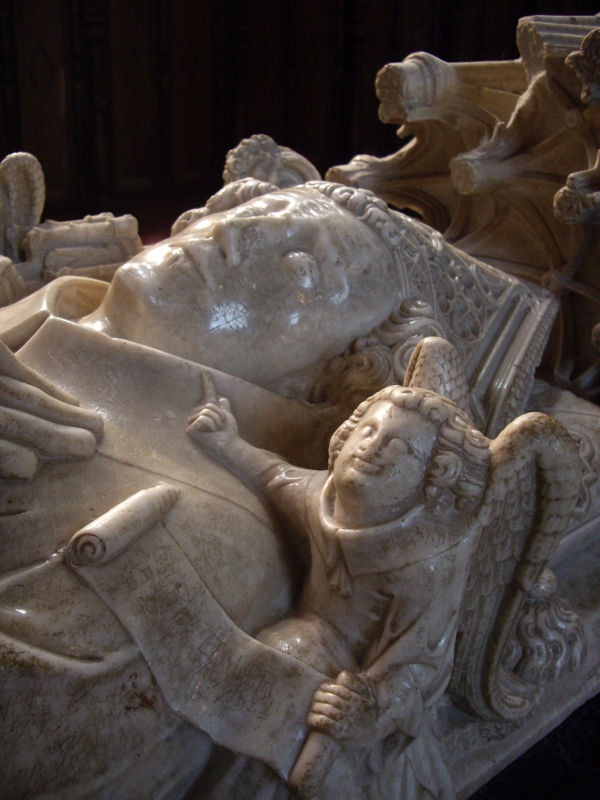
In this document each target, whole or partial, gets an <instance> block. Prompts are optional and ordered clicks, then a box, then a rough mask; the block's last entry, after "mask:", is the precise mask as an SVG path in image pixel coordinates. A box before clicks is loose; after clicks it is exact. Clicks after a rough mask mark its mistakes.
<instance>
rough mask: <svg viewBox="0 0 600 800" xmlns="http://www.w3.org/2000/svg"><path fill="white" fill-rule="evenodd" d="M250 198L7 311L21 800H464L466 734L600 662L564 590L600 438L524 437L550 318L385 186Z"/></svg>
mask: <svg viewBox="0 0 600 800" xmlns="http://www.w3.org/2000/svg"><path fill="white" fill-rule="evenodd" d="M259 177H260V176H259ZM240 180H241V181H242V182H241V183H238V184H237V185H236V184H235V182H232V183H230V184H228V187H233V188H232V189H231V190H229V191H228V193H227V194H226V195H221V197H220V198H219V199H218V201H216V202H215V203H214V204H213V205H212V206H211V201H209V203H208V204H207V206H206V207H205V209H204V210H197V211H198V213H193V214H191V215H189V216H187V217H184V218H181V219H180V221H179V222H178V223H177V231H176V233H175V234H174V235H173V236H172V237H170V238H169V239H167V240H166V241H165V242H162V243H160V244H158V245H155V246H153V247H149V248H146V249H144V250H143V251H141V252H140V253H139V254H137V255H135V256H134V257H133V258H131V259H130V260H129V261H128V262H127V263H126V264H125V265H124V266H122V267H120V268H119V269H118V270H117V271H116V274H115V276H114V278H113V280H112V282H111V283H110V284H107V283H105V282H102V281H98V280H93V279H91V278H86V277H77V276H67V277H59V278H57V279H56V280H53V281H52V282H50V283H48V284H47V285H44V286H43V287H42V288H40V289H39V290H38V291H36V292H35V293H33V294H31V295H29V296H27V297H24V298H22V299H20V300H19V301H18V302H16V303H13V304H12V305H9V306H7V307H6V308H4V309H1V310H0V338H1V339H2V341H3V342H4V346H3V347H2V348H1V349H0V373H1V374H2V377H1V378H0V435H1V437H2V438H1V439H0V474H1V475H2V481H1V488H2V494H1V497H0V503H1V507H2V512H3V513H2V516H1V517H0V525H1V527H2V536H1V537H0V554H1V563H2V574H1V575H0V660H1V663H2V667H3V681H4V688H3V692H2V695H1V699H0V704H1V705H0V712H1V715H2V719H3V733H2V738H3V742H2V745H3V746H2V748H1V750H0V753H1V755H0V758H2V760H3V761H2V770H3V773H4V774H5V775H7V776H8V778H7V780H6V782H5V784H4V785H5V786H8V787H9V788H8V789H4V788H3V789H2V791H3V792H4V794H3V795H2V797H3V798H6V800H9V799H10V800H12V798H16V797H20V796H24V795H25V796H28V797H32V798H33V797H42V796H46V797H48V796H51V797H53V798H55V799H56V800H59V798H69V800H72V798H89V797H94V798H98V800H103V799H104V798H107V799H108V798H111V800H120V799H121V798H122V799H123V800H136V799H137V798H139V800H142V798H144V799H145V800H147V798H149V797H152V798H155V799H156V800H162V798H164V799H165V800H166V799H167V798H170V799H171V800H173V799H174V798H178V797H184V796H185V794H186V792H187V791H188V790H189V788H190V786H191V785H192V783H193V782H194V781H195V780H196V779H198V776H200V779H199V780H200V781H201V783H199V784H197V785H196V789H194V792H195V795H194V796H195V797H202V798H212V799H213V800H218V798H232V797H242V796H243V792H244V791H245V787H247V786H248V785H249V783H250V782H254V784H255V785H257V786H260V787H261V790H262V791H264V792H271V793H272V794H271V795H267V796H271V797H280V798H282V797H285V796H287V793H288V790H289V789H292V790H293V791H294V792H295V793H296V794H297V795H299V796H302V797H306V798H308V797H313V796H315V797H321V798H331V800H342V798H344V800H348V798H365V797H366V798H369V800H371V799H373V800H374V798H384V800H388V798H389V799H390V800H391V798H394V797H397V796H398V792H399V788H398V787H400V786H405V787H411V791H413V792H415V793H416V794H415V796H417V797H427V796H431V797H434V798H439V800H443V799H445V798H452V797H454V796H455V795H456V794H458V795H459V796H464V787H465V786H473V785H474V784H475V783H476V780H477V777H476V775H475V776H474V773H473V772H469V771H468V770H466V771H465V769H464V765H463V762H462V761H461V747H462V744H461V742H462V741H463V740H462V739H461V738H460V737H461V732H463V731H464V730H467V729H468V730H470V731H473V730H474V729H476V730H479V728H478V727H477V726H480V724H483V723H481V720H484V721H485V724H489V725H513V726H514V728H513V730H517V729H518V730H520V731H526V726H527V724H528V723H527V720H528V719H530V718H532V716H531V715H532V714H535V713H537V712H536V709H538V708H543V705H542V706H540V703H542V704H543V696H544V687H545V685H546V683H548V682H549V681H556V685H560V684H561V682H563V681H566V680H574V678H573V677H572V676H577V675H580V674H581V670H582V669H584V667H585V668H586V669H587V667H588V666H589V661H586V659H587V658H589V656H588V655H587V654H586V649H585V647H586V645H585V641H586V636H587V633H588V630H589V621H588V620H587V619H586V617H585V614H582V613H580V609H579V607H578V606H577V596H576V595H575V597H573V593H572V592H571V595H570V596H569V597H568V598H566V599H565V598H564V597H563V596H562V584H561V583H560V581H559V583H558V587H557V585H556V580H555V578H554V576H553V574H552V571H551V570H550V566H551V565H552V563H553V562H554V561H556V559H557V557H558V555H561V556H563V557H564V556H566V555H568V554H569V553H570V552H572V551H573V548H575V547H577V546H578V545H579V544H581V542H582V541H583V540H582V538H581V534H580V532H579V529H578V530H575V528H573V531H572V534H570V535H571V536H572V539H571V540H570V541H567V539H563V534H564V533H565V531H566V530H567V529H568V528H569V526H570V525H571V526H572V527H573V526H579V528H581V526H584V525H586V524H591V525H594V524H595V520H596V518H597V515H598V498H597V496H596V494H597V493H596V494H595V493H594V492H595V489H593V488H590V487H591V484H592V480H591V479H590V477H589V476H590V475H591V474H595V470H596V468H597V465H596V460H597V457H596V452H600V451H599V450H598V448H597V446H596V444H595V443H596V441H597V440H598V434H597V432H596V429H595V428H594V427H593V425H595V424H596V423H597V420H598V417H599V415H598V412H597V410H596V409H595V407H593V406H591V405H590V404H588V403H584V402H583V401H576V402H580V403H583V410H584V412H585V413H587V414H588V415H589V417H590V420H593V421H594V423H593V424H592V423H591V422H590V424H587V425H585V426H584V428H585V430H584V433H583V435H581V436H579V437H578V434H577V433H576V431H573V433H574V437H573V436H571V434H570V433H569V432H568V431H569V430H571V428H572V427H573V426H574V425H575V426H576V425H577V424H579V423H578V420H579V419H580V416H581V414H580V412H581V408H579V409H577V408H573V406H572V405H570V404H569V402H568V401H567V400H566V399H565V395H564V393H559V394H558V397H552V398H550V397H549V396H548V395H547V394H544V392H547V391H550V390H543V391H542V390H540V391H538V392H537V394H534V397H537V398H538V401H539V405H540V407H539V408H535V409H532V411H533V413H528V414H525V415H523V412H525V411H526V409H527V404H528V403H529V402H530V393H531V387H532V385H533V380H534V371H535V367H536V365H537V363H538V361H539V358H540V357H541V354H542V352H543V349H544V345H545V342H546V339H547V336H548V334H549V331H550V327H551V324H552V321H553V319H554V315H555V314H556V310H557V303H556V301H555V300H554V298H553V297H552V296H551V295H550V294H549V293H548V292H545V291H544V290H540V289H535V288H533V287H531V286H529V285H526V284H523V283H522V282H520V281H518V280H517V279H515V278H513V277H511V276H509V275H506V274H503V273H501V272H499V271H498V270H495V269H493V268H492V267H489V266H487V265H484V264H481V263H479V262H477V261H475V260H474V259H472V258H470V257H469V256H467V255H465V254H464V253H461V252H460V251H458V250H456V249H454V248H453V247H451V246H450V245H448V244H447V243H445V242H444V241H443V239H442V237H441V236H440V235H439V234H437V233H436V232H435V231H433V230H431V229H429V228H427V227H426V226H425V225H423V224H421V223H418V222H416V221H414V220H411V219H410V218H408V217H405V216H403V215H401V214H397V213H395V212H393V211H390V210H389V209H388V208H387V206H386V205H385V203H383V201H381V200H380V199H378V198H376V197H374V196H373V195H372V194H371V193H369V192H365V191H362V190H357V189H352V188H349V187H344V186H340V185H336V184H331V183H326V182H320V181H314V182H309V183H306V184H303V185H300V186H292V187H290V188H286V189H281V188H279V187H278V186H276V185H275V184H272V183H269V182H263V181H262V180H260V179H257V178H255V177H247V176H246V177H244V178H242V179H240ZM228 187H226V189H227V188H228ZM217 197H218V196H217ZM402 384H404V386H402ZM372 395H374V397H371V396H372ZM369 397H371V399H368V398H369ZM542 398H543V399H542ZM544 404H545V405H544ZM542 406H544V407H542ZM543 412H547V413H543ZM548 414H552V415H553V416H549V415H548ZM578 414H579V416H578ZM559 419H562V420H563V423H564V424H562V423H561V422H559V421H558V420H559ZM580 427H581V426H580ZM588 441H591V445H590V446H589V447H588V445H587V442H588ZM590 448H591V454H590ZM586 487H587V494H586ZM565 542H566V544H565ZM561 548H562V549H561ZM557 574H560V573H559V571H557ZM555 589H556V591H555ZM553 625H554V627H556V626H557V625H558V627H559V629H560V632H559V634H558V636H557V637H556V636H555V632H553V634H552V635H553V636H554V640H555V641H560V643H561V648H560V653H559V655H557V654H556V650H553V649H552V648H550V647H549V646H548V647H547V653H546V658H545V661H544V663H543V664H542V665H541V666H540V665H539V664H538V663H537V662H536V660H535V658H534V657H533V655H532V654H533V648H534V645H535V644H536V642H538V641H541V642H542V643H546V644H547V640H548V629H549V628H548V626H550V627H552V626H553ZM532 630H533V633H532V632H531V631H532ZM588 638H589V637H588ZM590 652H592V653H596V652H597V651H596V649H595V647H594V646H592V645H589V646H588V651H587V653H590ZM582 664H583V665H584V666H582ZM523 726H525V727H523ZM474 735H475V736H476V738H477V737H479V738H478V739H477V741H481V736H480V735H479V734H478V733H477V734H474ZM453 737H454V738H453ZM523 737H524V738H526V734H525V733H524V734H523ZM452 742H454V744H453V745H452V746H451V743H452ZM215 744H217V745H221V749H215V748H214V745H215ZM452 747H454V749H453V750H452ZM223 748H224V749H223ZM227 751H229V752H227ZM486 769H488V770H489V769H490V767H489V766H486V765H484V766H483V767H482V768H481V769H480V771H479V773H477V775H480V776H481V775H484V774H486V773H485V770H486ZM202 781H204V783H202ZM469 781H470V783H469ZM240 792H241V794H240ZM426 793H428V795H427V794H426Z"/></svg>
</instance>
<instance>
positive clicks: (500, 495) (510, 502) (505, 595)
mask: <svg viewBox="0 0 600 800" xmlns="http://www.w3.org/2000/svg"><path fill="white" fill-rule="evenodd" d="M491 450H492V461H491V466H490V477H489V483H488V486H487V489H486V493H485V496H484V501H483V505H482V507H481V510H480V512H479V515H478V518H477V520H476V521H475V524H476V525H477V526H479V528H480V533H479V535H478V539H477V543H476V545H475V548H474V553H473V558H472V563H471V572H470V576H469V580H468V583H467V587H466V591H465V597H464V601H463V606H462V610H461V619H460V622H459V634H458V637H457V643H456V655H455V664H454V671H453V677H452V682H451V685H450V691H451V694H452V695H453V696H454V697H455V699H457V700H458V701H459V702H460V703H461V704H462V705H465V706H467V707H468V708H469V710H471V711H472V712H474V713H476V714H477V715H478V716H480V717H483V718H488V719H490V718H496V719H497V718H502V719H516V718H519V717H521V716H524V715H525V714H526V713H528V711H529V710H530V709H531V707H532V705H533V704H534V703H535V702H536V700H537V698H538V696H539V694H540V687H539V686H538V685H536V684H535V683H533V682H530V681H527V680H524V679H523V678H521V677H518V676H517V675H516V674H515V673H514V672H513V671H512V670H511V668H510V664H509V663H508V655H509V652H510V650H511V642H512V638H513V637H514V633H515V628H516V626H517V624H518V621H519V618H520V616H521V613H522V611H523V606H524V604H525V602H526V601H527V599H528V597H529V596H530V593H531V592H532V590H533V588H534V586H535V584H536V582H537V581H538V580H539V579H540V577H541V576H542V573H543V572H544V570H545V569H546V567H547V564H548V561H549V560H550V558H551V557H552V555H553V553H554V552H555V550H556V548H557V547H558V545H559V543H560V539H561V537H562V534H563V533H564V531H565V529H566V527H567V524H568V521H569V518H570V516H571V513H572V511H573V509H574V506H575V503H576V500H577V496H578V494H579V489H580V481H581V465H580V460H579V456H578V452H577V447H576V445H575V442H574V441H573V439H572V438H571V436H570V435H569V433H568V432H567V431H566V429H565V428H564V427H563V426H562V425H561V424H560V423H559V422H558V421H557V420H555V419H552V418H551V417H548V416H546V415H545V414H537V413H533V414H525V415H524V416H521V417H519V418H518V419H516V420H515V421H514V422H512V423H511V424H510V425H509V426H508V427H507V428H505V429H504V431H503V432H502V433H501V434H500V435H499V436H498V437H497V439H495V440H494V441H493V442H492V443H491Z"/></svg>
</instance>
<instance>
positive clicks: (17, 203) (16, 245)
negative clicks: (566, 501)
mask: <svg viewBox="0 0 600 800" xmlns="http://www.w3.org/2000/svg"><path fill="white" fill-rule="evenodd" d="M0 189H1V190H2V194H3V195H4V196H3V198H2V201H3V202H2V205H3V206H4V215H3V216H4V225H5V230H4V231H3V232H2V233H3V238H4V243H3V248H4V250H5V251H6V252H4V253H3V254H4V255H7V256H9V258H11V259H12V260H13V261H18V260H19V250H20V247H21V245H22V242H23V239H24V237H25V235H26V234H27V232H28V231H29V230H30V229H31V228H32V227H33V226H34V225H37V224H38V223H39V221H40V218H41V215H42V211H43V209H44V202H45V199H46V185H45V182H44V172H43V170H42V167H41V164H40V162H39V161H38V160H37V158H36V157H35V156H32V155H31V153H11V154H10V155H8V156H6V158H5V159H4V160H3V161H2V163H1V164H0Z"/></svg>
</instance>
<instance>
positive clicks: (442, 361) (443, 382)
mask: <svg viewBox="0 0 600 800" xmlns="http://www.w3.org/2000/svg"><path fill="white" fill-rule="evenodd" d="M404 385H405V386H418V387H419V389H429V391H431V392H436V393H437V394H441V395H443V396H444V397H447V398H448V399H449V400H452V402H453V403H456V405H457V406H458V407H459V408H460V409H461V410H462V411H464V412H465V413H466V414H468V415H469V416H470V417H471V419H472V420H474V421H475V423H477V425H478V426H479V425H482V424H483V423H484V422H485V420H484V415H483V409H480V408H478V407H475V402H476V398H475V397H474V395H472V394H471V392H470V391H469V383H468V381H467V376H466V374H465V368H464V365H463V361H462V358H461V357H460V355H459V354H458V353H457V351H456V349H455V348H454V347H453V346H452V345H451V344H450V342H448V341H447V340H446V339H442V338H440V337H438V336H427V337H426V338H425V339H421V341H420V342H419V343H418V344H417V346H416V347H415V349H414V350H413V353H412V356H411V357H410V361H409V362H408V367H407V368H406V374H405V376H404Z"/></svg>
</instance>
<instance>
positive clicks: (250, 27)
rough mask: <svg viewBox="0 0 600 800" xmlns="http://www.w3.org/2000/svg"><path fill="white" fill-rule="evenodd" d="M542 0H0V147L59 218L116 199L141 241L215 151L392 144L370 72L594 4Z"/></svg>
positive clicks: (200, 197)
mask: <svg viewBox="0 0 600 800" xmlns="http://www.w3.org/2000/svg"><path fill="white" fill-rule="evenodd" d="M597 10H600V9H599V8H598V2H596V3H594V2H586V0H579V1H578V2H577V1H575V2H573V1H571V2H556V0H545V1H544V2H533V1H532V0H529V1H527V0H523V1H520V0H480V2H476V1H474V0H420V2H419V1H418V0H0V43H1V44H0V156H2V157H3V156H4V155H5V154H7V153H9V152H12V151H15V150H27V151H29V152H31V153H34V154H35V155H36V156H37V157H38V159H39V160H40V161H41V163H42V166H43V168H44V172H45V174H46V181H47V188H48V201H47V207H46V212H45V216H49V217H54V218H58V219H66V218H69V217H70V218H76V217H81V216H82V215H84V214H86V213H95V212H98V211H105V210H112V211H114V212H115V213H123V212H130V213H133V214H134V215H135V216H137V217H138V218H139V220H140V227H141V232H142V236H143V238H144V239H145V241H150V240H156V239H157V238H161V236H163V235H166V234H167V233H168V230H169V227H170V223H171V222H172V221H173V220H174V219H175V217H176V216H178V215H179V213H181V211H183V210H185V209H186V208H189V207H192V206H198V205H202V204H203V202H204V200H205V199H206V198H207V197H208V196H210V195H211V194H212V193H213V192H214V191H216V190H217V189H218V188H219V187H220V186H221V177H220V176H221V172H222V169H223V163H224V157H225V154H226V152H227V150H229V149H230V148H231V147H234V146H235V145H236V144H237V143H238V142H239V141H240V139H242V138H243V137H245V136H249V135H251V134H253V133H268V134H269V135H270V136H272V137H273V138H274V139H275V140H276V141H277V142H278V143H279V144H284V145H287V146H288V147H292V148H293V149H294V150H297V151H298V152H299V153H301V154H302V155H304V156H306V157H307V158H308V159H309V160H311V161H312V162H313V163H314V164H315V166H316V167H317V169H319V170H320V171H321V172H322V173H323V172H325V170H326V169H327V168H328V167H330V166H333V165H334V164H341V163H345V162H347V161H348V160H349V159H350V158H351V157H352V156H353V155H356V154H357V153H371V154H374V155H379V156H382V155H387V154H388V153H391V152H393V151H394V150H396V149H397V147H398V140H397V139H396V137H395V131H394V127H393V126H390V125H383V124H382V123H380V122H379V120H378V118H377V106H378V103H377V98H376V96H375V91H374V88H373V82H374V79H375V75H376V73H377V71H378V70H379V69H380V68H381V67H382V66H383V65H384V64H386V63H388V62H390V61H401V60H402V59H403V58H404V57H405V56H406V55H408V54H409V53H411V52H414V51H416V50H426V51H429V52H431V53H434V54H435V55H437V56H439V57H440V58H443V59H445V60H446V61H474V60H487V59H492V60H493V59H503V58H516V57H517V56H518V52H517V50H516V47H515V44H514V41H515V28H516V24H517V20H518V19H519V17H521V16H525V15H529V14H539V13H543V14H572V13H579V14H593V13H595V12H596V11H597Z"/></svg>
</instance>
